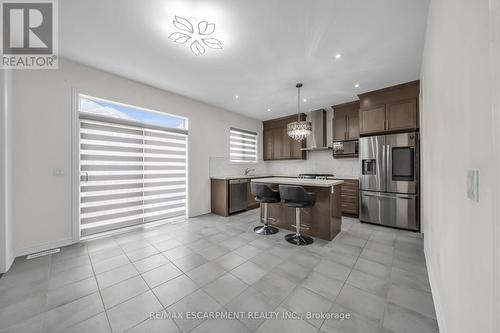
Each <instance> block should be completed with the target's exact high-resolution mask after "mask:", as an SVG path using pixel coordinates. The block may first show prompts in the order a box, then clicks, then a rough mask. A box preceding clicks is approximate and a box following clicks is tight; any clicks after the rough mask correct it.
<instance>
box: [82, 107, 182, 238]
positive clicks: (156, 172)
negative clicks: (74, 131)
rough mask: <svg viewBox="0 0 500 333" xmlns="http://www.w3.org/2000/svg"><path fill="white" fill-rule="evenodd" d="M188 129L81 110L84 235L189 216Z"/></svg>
mask: <svg viewBox="0 0 500 333" xmlns="http://www.w3.org/2000/svg"><path fill="white" fill-rule="evenodd" d="M186 170H187V131H185V133H182V131H179V130H172V131H169V130H167V129H165V130H160V129H158V128H152V127H148V126H147V125H138V126H135V125H130V124H127V125H124V124H121V123H115V122H112V121H102V120H96V117H93V116H89V115H85V114H83V113H81V114H80V172H81V174H80V230H81V236H83V237H84V236H88V235H92V234H95V233H100V232H104V231H110V230H114V229H118V228H123V227H128V226H133V225H137V224H142V223H147V222H153V221H158V220H161V219H166V218H172V217H177V216H186V177H187V174H186V173H187V172H186Z"/></svg>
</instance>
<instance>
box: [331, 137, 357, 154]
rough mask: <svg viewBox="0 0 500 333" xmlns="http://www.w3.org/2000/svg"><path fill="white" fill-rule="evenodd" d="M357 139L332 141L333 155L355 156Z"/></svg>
mask: <svg viewBox="0 0 500 333" xmlns="http://www.w3.org/2000/svg"><path fill="white" fill-rule="evenodd" d="M358 154H359V152H358V140H348V141H336V142H334V143H333V157H334V158H335V157H357V156H358Z"/></svg>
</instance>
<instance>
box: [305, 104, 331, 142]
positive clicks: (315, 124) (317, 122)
mask: <svg viewBox="0 0 500 333" xmlns="http://www.w3.org/2000/svg"><path fill="white" fill-rule="evenodd" d="M307 118H308V119H307V120H309V121H310V122H311V123H312V133H311V134H310V135H309V136H308V137H307V148H302V149H301V150H308V151H313V150H327V149H332V147H329V146H328V145H327V144H326V131H327V127H326V110H324V109H320V110H316V111H312V112H311V113H310V114H309V115H308V116H307Z"/></svg>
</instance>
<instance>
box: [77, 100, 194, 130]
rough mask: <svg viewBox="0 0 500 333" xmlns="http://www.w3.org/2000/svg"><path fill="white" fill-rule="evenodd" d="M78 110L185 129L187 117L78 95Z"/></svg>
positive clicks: (152, 124) (124, 119)
mask: <svg viewBox="0 0 500 333" xmlns="http://www.w3.org/2000/svg"><path fill="white" fill-rule="evenodd" d="M78 107H79V111H80V112H84V113H86V114H89V115H96V116H104V117H110V118H116V119H120V120H122V121H132V122H139V123H141V124H144V125H151V126H160V127H165V128H177V129H185V130H187V129H188V128H187V119H186V118H183V117H179V116H174V115H171V114H168V113H163V112H157V111H152V110H147V109H143V108H139V107H135V106H130V105H126V104H121V103H116V102H110V101H107V100H104V99H100V98H96V97H90V96H85V95H80V98H79V99H78Z"/></svg>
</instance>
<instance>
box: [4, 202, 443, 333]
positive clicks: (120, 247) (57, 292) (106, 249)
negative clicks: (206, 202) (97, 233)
mask: <svg viewBox="0 0 500 333" xmlns="http://www.w3.org/2000/svg"><path fill="white" fill-rule="evenodd" d="M257 220H258V216H257V210H254V211H249V212H245V213H242V214H238V215H236V216H233V217H229V218H224V217H220V216H216V215H204V216H201V217H197V218H191V219H188V220H187V221H183V222H180V223H176V224H167V225H162V226H159V227H155V228H149V229H148V228H146V229H140V230H136V231H133V232H129V233H125V234H120V235H115V236H113V237H108V238H102V239H98V240H93V241H88V242H82V243H79V244H76V245H72V246H69V247H65V248H63V249H61V252H60V253H58V254H54V255H51V256H45V257H41V258H37V259H32V260H26V259H23V258H18V259H16V261H15V262H14V265H13V266H12V268H11V270H10V271H9V272H8V273H6V274H5V275H4V276H3V277H2V278H1V279H0V332H93V333H97V332H110V331H112V332H126V331H127V332H252V331H257V332H285V331H286V332H301V333H303V332H305V333H306V332H327V333H328V332H338V333H350V332H362V333H370V332H381V333H382V332H383V333H399V332H401V333H413V332H415V333H425V332H438V328H437V323H436V315H435V312H434V305H433V302H432V296H431V292H430V287H429V281H428V278H427V270H426V266H425V260H424V255H423V239H422V237H421V235H420V234H418V233H412V232H406V231H400V230H394V229H388V228H383V227H378V226H372V225H368V224H363V223H359V222H358V221H357V220H356V219H349V218H343V222H342V232H341V233H340V234H339V235H338V236H337V237H336V238H335V239H334V240H333V241H331V242H326V241H322V240H318V239H316V240H315V242H314V244H312V245H310V246H307V247H300V248H298V247H295V246H292V245H290V244H288V243H287V242H285V241H284V240H283V236H284V235H285V234H286V233H288V231H286V230H282V231H280V232H279V233H278V234H275V235H272V236H259V235H256V234H254V232H253V227H254V226H256V225H257ZM198 311H199V312H200V316H197V317H196V318H186V316H187V312H189V313H191V317H193V315H192V312H198ZM205 311H206V312H209V311H211V312H214V313H224V312H226V313H233V314H239V313H240V312H243V314H240V315H239V316H238V318H237V319H216V318H205V317H204V316H205ZM152 312H153V313H157V314H156V316H157V319H154V318H151V315H150V313H152ZM173 313H179V314H181V315H182V317H180V316H178V317H177V318H167V317H168V316H167V314H173ZM248 313H251V314H253V317H252V318H250V315H249V314H248ZM273 313H277V318H264V315H267V316H269V315H272V314H273ZM308 313H310V314H312V315H308ZM334 314H338V315H344V316H346V315H347V316H349V319H344V320H339V319H338V318H337V319H336V318H325V316H330V317H332V316H334ZM285 315H288V316H293V319H287V320H285V319H284V317H283V316H285ZM158 318H160V319H158ZM165 318H167V319H165Z"/></svg>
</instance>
